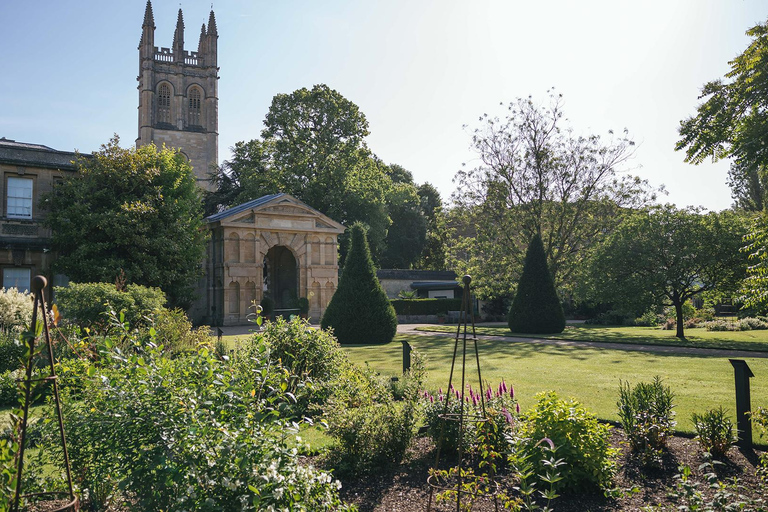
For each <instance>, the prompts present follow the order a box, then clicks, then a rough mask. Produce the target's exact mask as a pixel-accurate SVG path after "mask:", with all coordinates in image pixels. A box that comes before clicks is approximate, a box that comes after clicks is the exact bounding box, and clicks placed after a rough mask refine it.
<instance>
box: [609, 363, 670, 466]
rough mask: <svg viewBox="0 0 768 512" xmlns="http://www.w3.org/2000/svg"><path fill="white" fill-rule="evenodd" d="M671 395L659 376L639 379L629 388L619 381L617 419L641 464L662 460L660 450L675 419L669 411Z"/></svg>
mask: <svg viewBox="0 0 768 512" xmlns="http://www.w3.org/2000/svg"><path fill="white" fill-rule="evenodd" d="M673 400H674V395H673V393H672V391H671V390H670V388H669V387H668V386H664V385H663V384H662V381H661V378H660V377H659V376H656V377H654V379H653V382H650V383H649V382H640V383H638V384H636V385H635V387H634V388H630V386H629V382H625V383H620V384H619V401H618V402H617V406H618V408H619V420H620V421H621V425H622V427H623V428H624V433H625V434H626V436H627V439H629V444H630V448H631V449H632V451H633V452H634V453H636V454H638V455H639V456H640V460H641V462H642V463H643V465H646V466H655V465H658V464H660V463H661V453H662V450H663V449H664V448H666V446H667V440H668V439H669V436H670V435H671V433H672V429H673V428H674V426H675V424H676V422H675V421H674V419H673V418H674V415H675V413H674V412H673V411H672V408H673V407H674V404H673Z"/></svg>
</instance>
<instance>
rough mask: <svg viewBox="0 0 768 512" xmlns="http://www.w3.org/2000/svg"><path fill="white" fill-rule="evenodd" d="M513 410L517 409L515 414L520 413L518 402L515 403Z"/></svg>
mask: <svg viewBox="0 0 768 512" xmlns="http://www.w3.org/2000/svg"><path fill="white" fill-rule="evenodd" d="M515 411H517V414H520V404H515Z"/></svg>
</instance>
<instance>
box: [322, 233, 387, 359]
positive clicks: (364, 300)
mask: <svg viewBox="0 0 768 512" xmlns="http://www.w3.org/2000/svg"><path fill="white" fill-rule="evenodd" d="M320 325H321V326H322V328H323V329H327V328H329V327H331V328H333V333H334V335H335V336H336V338H337V339H338V340H339V342H340V343H342V344H343V343H389V342H390V341H392V338H394V337H395V333H396V332H397V315H396V314H395V310H394V308H393V307H392V304H390V302H389V299H388V298H387V294H386V293H385V292H384V289H383V288H382V287H381V283H380V282H379V280H378V278H377V277H376V268H375V267H374V266H373V260H372V259H371V251H370V249H369V248H368V240H367V238H366V235H365V228H364V227H363V225H362V224H360V223H356V224H354V225H353V226H352V234H351V237H350V242H349V251H348V252H347V260H346V262H345V263H344V271H343V272H342V274H341V277H340V278H339V288H338V289H337V290H336V293H334V294H333V298H332V299H331V302H330V304H328V308H327V309H326V310H325V314H324V315H323V318H322V320H321V321H320Z"/></svg>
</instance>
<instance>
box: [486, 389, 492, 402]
mask: <svg viewBox="0 0 768 512" xmlns="http://www.w3.org/2000/svg"><path fill="white" fill-rule="evenodd" d="M485 398H487V399H488V400H490V399H491V398H493V393H491V388H488V389H486V390H485Z"/></svg>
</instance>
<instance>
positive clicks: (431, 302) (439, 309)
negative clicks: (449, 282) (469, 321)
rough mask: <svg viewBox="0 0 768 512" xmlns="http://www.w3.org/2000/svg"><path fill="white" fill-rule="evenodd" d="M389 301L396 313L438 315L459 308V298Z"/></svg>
mask: <svg viewBox="0 0 768 512" xmlns="http://www.w3.org/2000/svg"><path fill="white" fill-rule="evenodd" d="M390 302H391V303H392V307H394V308H395V313H397V314H398V315H439V314H445V313H447V312H448V311H459V310H460V309H461V299H395V300H392V301H390Z"/></svg>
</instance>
